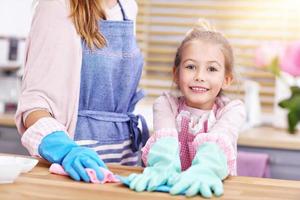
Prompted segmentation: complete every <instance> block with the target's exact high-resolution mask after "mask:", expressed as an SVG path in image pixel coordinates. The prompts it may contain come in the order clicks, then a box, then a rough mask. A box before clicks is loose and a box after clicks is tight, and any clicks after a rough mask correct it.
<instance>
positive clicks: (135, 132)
mask: <svg viewBox="0 0 300 200" xmlns="http://www.w3.org/2000/svg"><path fill="white" fill-rule="evenodd" d="M78 116H82V117H89V118H93V119H96V120H99V121H106V122H129V129H130V130H129V131H130V139H131V141H132V143H131V148H132V150H133V151H134V152H136V151H138V150H139V149H140V146H141V145H142V146H144V145H145V144H146V142H147V140H148V138H149V130H148V126H147V123H146V120H145V118H144V117H143V116H142V115H134V114H133V113H116V112H106V111H95V110H80V111H79V112H78ZM139 120H140V121H141V124H142V131H141V130H140V129H139V128H138V123H139Z"/></svg>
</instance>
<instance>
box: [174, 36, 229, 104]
mask: <svg viewBox="0 0 300 200" xmlns="http://www.w3.org/2000/svg"><path fill="white" fill-rule="evenodd" d="M181 56H182V57H181V63H180V65H179V69H178V71H177V72H176V74H175V82H176V83H177V85H178V86H179V88H180V91H181V92H182V94H183V96H184V97H185V99H186V104H187V105H188V106H190V107H195V108H199V109H203V110H210V109H211V108H212V106H213V105H214V102H215V99H216V97H217V96H218V94H219V93H220V91H221V89H222V88H224V87H226V86H227V85H229V84H230V83H231V80H232V78H231V76H226V75H225V57H224V54H223V52H222V51H221V47H220V45H216V44H214V43H210V42H203V41H200V40H193V41H190V42H188V43H186V44H185V46H184V47H183V49H182V55H181Z"/></svg>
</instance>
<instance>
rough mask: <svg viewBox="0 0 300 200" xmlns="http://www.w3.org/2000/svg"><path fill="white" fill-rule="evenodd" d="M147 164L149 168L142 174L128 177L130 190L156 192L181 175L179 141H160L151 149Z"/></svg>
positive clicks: (169, 139)
mask: <svg viewBox="0 0 300 200" xmlns="http://www.w3.org/2000/svg"><path fill="white" fill-rule="evenodd" d="M147 162H148V165H147V166H148V167H146V168H145V169H144V171H143V173H142V174H131V175H130V176H129V177H128V181H129V187H130V189H132V190H135V191H137V192H141V191H145V190H148V191H154V190H156V189H157V188H158V187H159V186H162V185H165V184H167V182H168V181H169V179H170V178H173V177H174V176H177V175H178V174H179V173H180V171H181V164H180V158H179V143H178V139H177V138H174V137H165V138H161V139H159V140H158V141H157V142H156V143H154V144H153V146H152V147H151V149H150V151H149V154H148V159H147Z"/></svg>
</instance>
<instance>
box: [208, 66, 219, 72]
mask: <svg viewBox="0 0 300 200" xmlns="http://www.w3.org/2000/svg"><path fill="white" fill-rule="evenodd" d="M207 70H208V71H210V72H216V71H218V69H217V68H215V67H214V66H209V67H208V69H207Z"/></svg>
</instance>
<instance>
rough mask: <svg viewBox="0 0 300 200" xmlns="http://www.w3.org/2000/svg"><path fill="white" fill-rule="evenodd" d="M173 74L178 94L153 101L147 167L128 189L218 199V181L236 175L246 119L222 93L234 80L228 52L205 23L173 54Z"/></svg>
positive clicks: (236, 104)
mask: <svg viewBox="0 0 300 200" xmlns="http://www.w3.org/2000/svg"><path fill="white" fill-rule="evenodd" d="M173 75H174V82H175V83H176V84H177V86H178V88H179V90H180V92H181V95H180V96H179V97H176V96H175V95H172V94H170V93H169V94H164V95H162V96H161V97H159V98H158V99H157V100H156V101H155V103H154V106H153V112H154V134H153V135H152V136H151V138H150V139H149V140H148V142H147V144H146V146H145V147H144V148H143V149H142V152H143V154H142V158H143V161H144V163H145V165H146V166H147V167H146V168H145V170H144V172H143V174H140V175H136V174H133V175H131V176H129V177H128V180H129V185H130V188H131V189H134V190H136V191H144V190H148V191H153V190H163V191H169V192H170V193H171V194H180V193H184V194H186V195H187V196H193V195H196V194H198V193H200V194H201V195H202V196H204V197H211V196H212V193H214V194H215V195H216V196H220V195H222V193H223V185H222V180H224V179H225V178H226V177H227V176H228V175H236V155H237V153H236V148H237V139H238V132H239V128H240V127H241V126H242V124H243V122H244V120H245V109H244V104H243V103H242V102H241V101H240V100H230V99H229V98H227V97H225V96H224V95H223V94H222V90H223V89H225V88H226V87H228V86H229V85H230V84H231V82H232V80H233V52H232V48H231V46H230V44H229V43H228V41H227V40H226V39H225V37H224V36H223V35H222V34H221V33H219V32H216V31H214V30H212V29H210V28H209V26H208V25H207V24H206V25H205V24H203V25H202V27H200V28H194V29H192V31H190V32H189V33H188V34H187V35H186V37H185V39H184V40H183V41H182V42H181V44H180V46H179V48H178V50H177V53H176V57H175V62H174V69H173ZM163 186H164V187H163Z"/></svg>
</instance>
